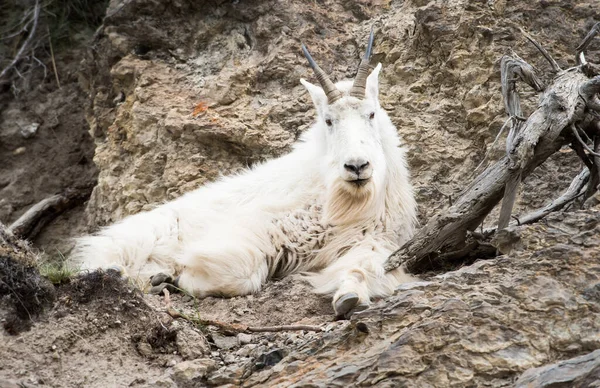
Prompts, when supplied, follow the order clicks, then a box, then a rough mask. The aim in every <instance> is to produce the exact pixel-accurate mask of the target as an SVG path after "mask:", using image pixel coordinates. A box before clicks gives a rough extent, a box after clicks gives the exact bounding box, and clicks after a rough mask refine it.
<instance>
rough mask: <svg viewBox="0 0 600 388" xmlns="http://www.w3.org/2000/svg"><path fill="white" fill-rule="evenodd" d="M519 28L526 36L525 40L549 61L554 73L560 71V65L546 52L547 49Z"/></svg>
mask: <svg viewBox="0 0 600 388" xmlns="http://www.w3.org/2000/svg"><path fill="white" fill-rule="evenodd" d="M520 30H521V33H522V34H523V35H525V38H527V40H528V41H530V42H531V44H533V45H534V46H535V48H536V49H538V51H539V52H540V53H541V54H542V55H543V56H544V58H546V60H547V61H548V63H550V66H551V67H552V70H553V71H554V72H555V73H558V72H560V71H562V69H561V68H560V66H558V63H556V61H555V60H554V58H552V56H551V55H550V54H549V53H548V51H547V50H546V49H545V48H544V47H542V45H541V44H539V43H538V42H537V41H536V40H535V39H533V38H532V37H531V36H530V35H529V34H528V33H527V32H525V30H523V29H522V28H520Z"/></svg>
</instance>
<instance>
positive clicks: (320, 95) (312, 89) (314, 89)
mask: <svg viewBox="0 0 600 388" xmlns="http://www.w3.org/2000/svg"><path fill="white" fill-rule="evenodd" d="M300 82H301V83H302V85H304V87H305V88H306V90H308V93H309V94H310V98H312V100H313V103H314V104H315V108H316V109H317V113H318V114H319V116H320V115H321V114H322V113H323V110H324V108H325V106H326V105H327V96H326V95H325V92H324V91H323V89H321V88H320V87H318V86H317V85H313V84H311V83H310V82H308V81H307V80H305V79H304V78H300Z"/></svg>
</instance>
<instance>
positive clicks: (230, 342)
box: [212, 333, 238, 350]
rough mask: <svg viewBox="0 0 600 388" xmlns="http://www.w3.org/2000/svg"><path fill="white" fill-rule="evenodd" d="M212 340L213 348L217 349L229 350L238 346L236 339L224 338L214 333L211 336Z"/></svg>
mask: <svg viewBox="0 0 600 388" xmlns="http://www.w3.org/2000/svg"><path fill="white" fill-rule="evenodd" d="M212 339H213V342H214V343H215V346H216V347H217V348H219V349H223V350H229V349H232V348H235V347H236V346H238V339H237V337H226V336H224V335H220V334H216V333H215V334H213V335H212Z"/></svg>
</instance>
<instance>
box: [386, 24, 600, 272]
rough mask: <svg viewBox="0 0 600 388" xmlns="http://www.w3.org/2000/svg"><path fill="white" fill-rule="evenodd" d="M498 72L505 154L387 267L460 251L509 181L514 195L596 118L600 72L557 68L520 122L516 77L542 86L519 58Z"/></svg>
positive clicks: (425, 265)
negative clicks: (506, 124) (507, 121)
mask: <svg viewBox="0 0 600 388" xmlns="http://www.w3.org/2000/svg"><path fill="white" fill-rule="evenodd" d="M595 28H596V26H595ZM501 70H502V77H503V95H504V97H505V107H506V110H507V112H508V113H509V116H510V117H511V119H512V122H513V127H512V129H511V133H510V134H509V136H508V141H507V156H505V157H504V158H502V159H501V160H499V161H498V162H496V163H495V164H493V165H492V166H490V167H488V168H487V169H486V170H485V171H484V172H482V173H481V174H480V175H479V176H478V177H477V178H475V180H474V181H473V182H472V183H471V184H470V185H469V186H468V187H467V188H466V189H465V190H464V191H463V192H462V194H461V195H460V196H459V198H458V199H457V201H456V202H455V203H454V205H452V206H450V207H449V208H448V209H447V210H446V211H445V212H443V213H442V214H438V215H436V216H434V217H433V218H432V219H431V220H430V221H429V222H428V223H427V224H426V225H425V226H424V227H423V228H421V229H420V230H418V231H417V233H416V234H415V236H414V237H413V238H412V239H411V240H410V241H408V242H407V243H406V244H405V245H404V246H403V247H401V248H400V249H399V250H398V251H396V252H394V253H393V254H392V255H391V256H390V257H389V258H388V260H387V262H386V270H388V271H389V270H392V269H394V268H397V267H398V266H400V265H402V264H404V265H405V266H406V268H407V270H408V271H409V272H411V273H420V272H424V271H427V270H430V269H432V268H434V267H435V265H436V263H439V258H440V257H441V256H442V255H443V254H444V253H447V252H462V251H464V249H465V247H466V246H467V245H468V243H467V242H466V240H467V236H468V235H469V234H470V232H472V231H474V230H475V228H477V227H478V226H479V225H480V224H481V223H482V222H483V220H484V218H485V217H486V216H487V215H488V214H489V213H490V212H491V211H492V209H493V208H494V206H496V205H497V204H498V202H499V201H500V200H501V199H502V198H503V193H504V191H505V189H506V188H507V184H508V185H509V187H508V190H507V191H508V193H509V194H511V195H514V193H515V192H516V185H517V184H518V182H519V181H520V180H521V179H524V178H526V177H527V176H528V175H529V174H530V173H531V172H532V171H533V170H534V169H535V168H536V167H537V166H539V165H540V164H542V163H543V162H544V161H545V160H546V159H547V158H548V157H549V156H550V155H552V154H553V153H555V152H556V151H558V149H560V148H561V147H562V146H563V145H566V144H569V142H571V141H572V138H573V134H572V132H571V129H570V128H571V126H572V125H576V126H577V125H580V126H581V127H583V128H586V127H588V126H589V125H590V124H589V123H591V122H594V120H596V118H595V117H590V116H592V115H594V114H595V113H594V106H593V102H594V101H595V98H596V96H595V94H596V93H598V88H599V85H600V76H596V77H594V78H592V79H590V78H589V72H584V66H583V65H582V66H578V67H575V68H571V69H567V70H564V71H561V72H559V73H558V74H557V75H556V76H555V77H554V79H553V80H552V82H551V84H550V85H548V86H547V87H545V89H544V90H543V92H542V94H541V96H540V100H539V103H538V106H537V109H536V110H535V111H534V112H533V113H532V114H531V115H530V116H529V118H527V120H525V121H524V122H523V121H522V118H521V117H520V115H521V114H520V112H521V111H520V105H519V100H518V96H517V95H516V92H515V88H514V81H515V77H518V78H520V79H521V80H523V81H525V82H527V83H528V84H530V85H531V86H532V87H534V89H536V90H541V89H542V85H541V83H540V82H539V81H538V80H537V79H536V78H537V77H535V74H534V73H533V71H532V68H531V66H529V65H528V64H526V63H525V62H524V61H523V60H521V59H520V58H504V59H503V66H502V69H501ZM588 70H589V67H588ZM511 185H512V186H511ZM506 202H507V205H506V206H509V207H510V209H509V210H508V211H506V210H505V212H504V218H503V219H502V222H503V223H505V224H508V220H509V218H510V210H512V201H511V198H508V200H507V201H506ZM507 214H508V217H507Z"/></svg>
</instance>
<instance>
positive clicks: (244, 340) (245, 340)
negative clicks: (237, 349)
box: [237, 333, 252, 345]
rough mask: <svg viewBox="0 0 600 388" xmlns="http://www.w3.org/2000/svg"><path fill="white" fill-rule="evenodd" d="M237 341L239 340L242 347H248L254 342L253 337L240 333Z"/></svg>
mask: <svg viewBox="0 0 600 388" xmlns="http://www.w3.org/2000/svg"><path fill="white" fill-rule="evenodd" d="M237 339H238V341H239V343H240V345H247V344H249V343H251V342H252V335H251V334H246V333H239V334H238V335H237Z"/></svg>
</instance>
